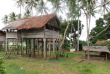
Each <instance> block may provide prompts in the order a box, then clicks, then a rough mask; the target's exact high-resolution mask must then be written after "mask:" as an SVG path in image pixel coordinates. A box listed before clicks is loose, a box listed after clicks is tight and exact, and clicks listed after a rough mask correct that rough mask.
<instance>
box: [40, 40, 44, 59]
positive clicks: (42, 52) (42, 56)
mask: <svg viewBox="0 0 110 74" xmlns="http://www.w3.org/2000/svg"><path fill="white" fill-rule="evenodd" d="M43 43H44V41H43V39H42V49H41V52H42V58H43V48H44V44H43Z"/></svg>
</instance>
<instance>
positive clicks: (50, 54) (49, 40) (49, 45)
mask: <svg viewBox="0 0 110 74" xmlns="http://www.w3.org/2000/svg"><path fill="white" fill-rule="evenodd" d="M50 53H51V50H50V39H49V57H50V58H51V54H50Z"/></svg>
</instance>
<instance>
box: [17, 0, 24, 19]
mask: <svg viewBox="0 0 110 74" xmlns="http://www.w3.org/2000/svg"><path fill="white" fill-rule="evenodd" d="M17 4H18V7H19V8H20V14H19V15H18V16H19V17H18V18H21V7H22V6H23V0H18V1H17Z"/></svg>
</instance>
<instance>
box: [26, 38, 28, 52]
mask: <svg viewBox="0 0 110 74" xmlns="http://www.w3.org/2000/svg"><path fill="white" fill-rule="evenodd" d="M27 44H28V41H27V39H26V54H27Z"/></svg>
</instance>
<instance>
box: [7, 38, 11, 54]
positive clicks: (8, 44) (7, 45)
mask: <svg viewBox="0 0 110 74" xmlns="http://www.w3.org/2000/svg"><path fill="white" fill-rule="evenodd" d="M7 41H8V42H7V43H8V44H7V50H8V52H10V51H9V39H7Z"/></svg>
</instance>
